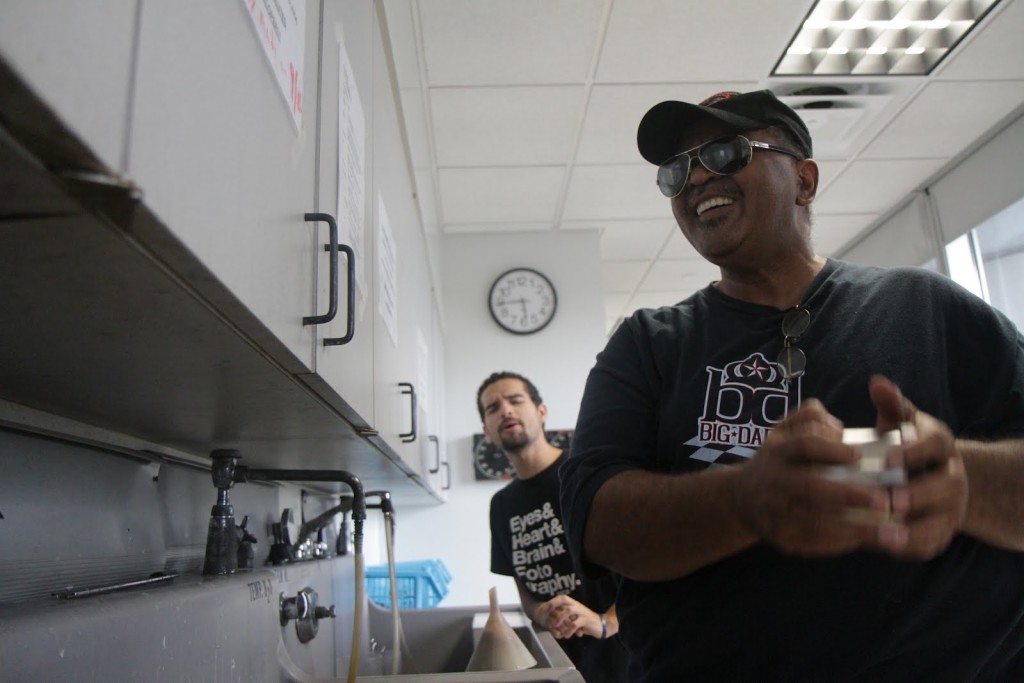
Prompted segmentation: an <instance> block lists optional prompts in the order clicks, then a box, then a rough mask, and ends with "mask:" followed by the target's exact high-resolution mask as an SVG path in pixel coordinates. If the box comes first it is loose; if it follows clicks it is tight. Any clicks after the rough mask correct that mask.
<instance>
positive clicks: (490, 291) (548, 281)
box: [487, 266, 558, 336]
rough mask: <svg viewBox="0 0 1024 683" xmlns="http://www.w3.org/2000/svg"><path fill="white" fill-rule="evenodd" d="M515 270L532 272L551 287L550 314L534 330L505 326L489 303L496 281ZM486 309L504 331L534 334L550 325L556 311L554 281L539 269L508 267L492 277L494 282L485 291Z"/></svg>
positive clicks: (556, 292) (556, 296) (556, 297)
mask: <svg viewBox="0 0 1024 683" xmlns="http://www.w3.org/2000/svg"><path fill="white" fill-rule="evenodd" d="M517 271H526V272H529V273H533V274H534V275H536V276H537V277H539V278H541V279H542V280H544V282H546V283H548V287H549V288H550V289H551V315H550V316H548V319H547V320H545V321H544V324H543V325H541V326H540V327H538V328H537V329H535V330H515V329H512V328H510V327H507V326H506V325H505V323H503V322H502V321H501V319H500V318H499V317H498V314H497V313H496V312H495V310H494V307H493V306H492V305H491V299H492V298H493V297H494V288H495V287H497V286H498V283H499V282H501V281H502V279H503V278H504V277H505V276H506V275H508V274H509V273H515V272H517ZM487 310H488V311H490V313H491V319H492V320H494V322H495V323H497V325H498V327H500V328H501V329H503V330H505V331H506V332H510V333H511V334H518V335H521V336H526V335H528V334H536V333H538V332H540V331H541V330H543V329H544V328H545V327H547V326H548V325H550V324H551V321H552V320H554V319H555V313H557V312H558V290H557V289H555V283H554V282H552V281H551V278H549V277H548V276H547V275H545V274H544V273H542V272H540V271H539V270H536V269H534V268H526V267H523V266H519V267H516V268H509V269H508V270H506V271H505V272H504V273H502V274H501V275H499V276H498V277H496V278H494V282H493V283H492V284H491V288H490V289H489V290H488V292H487Z"/></svg>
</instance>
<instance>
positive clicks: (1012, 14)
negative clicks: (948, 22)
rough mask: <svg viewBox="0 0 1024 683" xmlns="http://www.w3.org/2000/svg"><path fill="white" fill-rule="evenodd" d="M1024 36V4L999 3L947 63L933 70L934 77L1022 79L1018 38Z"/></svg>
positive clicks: (1009, 0) (1007, 0)
mask: <svg viewBox="0 0 1024 683" xmlns="http://www.w3.org/2000/svg"><path fill="white" fill-rule="evenodd" d="M1022 35H1024V2H1020V1H1019V0H1017V1H1016V2H1015V1H1014V0H1002V2H1000V3H999V4H998V5H996V7H995V8H994V9H993V10H992V12H990V13H989V16H987V17H985V20H984V21H983V22H982V24H981V26H978V27H977V28H976V29H974V31H972V32H971V33H970V34H968V36H967V37H966V38H965V39H964V41H963V44H962V45H958V46H957V47H956V48H955V49H954V51H953V53H952V55H951V56H950V59H949V62H948V63H946V62H943V63H942V64H940V65H939V68H938V69H937V70H936V78H937V79H939V80H946V79H975V78H986V79H1001V78H1016V79H1024V59H1021V46H1020V38H1021V36H1022Z"/></svg>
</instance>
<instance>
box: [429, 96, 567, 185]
mask: <svg viewBox="0 0 1024 683" xmlns="http://www.w3.org/2000/svg"><path fill="white" fill-rule="evenodd" d="M583 95H584V90H583V87H582V86H535V87H524V86H520V87H507V88H434V89H432V90H431V91H430V106H431V113H432V117H433V121H434V144H435V147H436V150H437V163H438V165H440V166H500V165H505V164H508V165H513V166H524V165H530V166H538V165H544V164H565V163H568V162H569V161H570V155H571V154H572V151H573V150H572V146H573V143H574V142H575V139H576V130H577V128H578V126H579V119H580V114H581V111H582V108H583Z"/></svg>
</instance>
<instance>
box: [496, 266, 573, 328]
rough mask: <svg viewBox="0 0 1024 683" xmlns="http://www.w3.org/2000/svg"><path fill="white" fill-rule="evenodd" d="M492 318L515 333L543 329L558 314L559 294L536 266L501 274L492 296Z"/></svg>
mask: <svg viewBox="0 0 1024 683" xmlns="http://www.w3.org/2000/svg"><path fill="white" fill-rule="evenodd" d="M488 304H489V306H490V309H491V317H493V318H494V322H496V323H498V325H500V326H501V327H502V328H503V329H505V330H508V331H509V332H512V333H513V334H533V333H534V332H540V331H541V330H543V329H544V328H545V327H547V325H548V323H550V322H551V319H552V318H554V317H555V309H556V308H557V307H558V295H557V294H556V293H555V287H554V285H552V284H551V280H549V279H547V277H545V276H544V275H542V274H541V273H539V272H537V271H536V270H533V269H532V268H513V269H512V270H509V271H507V272H504V273H502V274H501V275H499V276H498V279H497V280H495V281H494V284H493V285H491V291H490V294H489V295H488Z"/></svg>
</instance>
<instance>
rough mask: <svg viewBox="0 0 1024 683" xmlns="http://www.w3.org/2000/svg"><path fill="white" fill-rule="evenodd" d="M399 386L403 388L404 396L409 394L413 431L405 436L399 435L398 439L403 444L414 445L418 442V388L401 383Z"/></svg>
mask: <svg viewBox="0 0 1024 683" xmlns="http://www.w3.org/2000/svg"><path fill="white" fill-rule="evenodd" d="M398 386H400V387H402V393H403V394H409V397H410V401H409V402H410V405H411V406H412V429H411V430H410V431H408V432H406V433H405V434H399V435H398V438H400V439H401V440H402V443H412V442H413V441H415V440H416V388H415V387H414V386H413V385H411V384H409V383H408V382H399V383H398Z"/></svg>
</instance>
